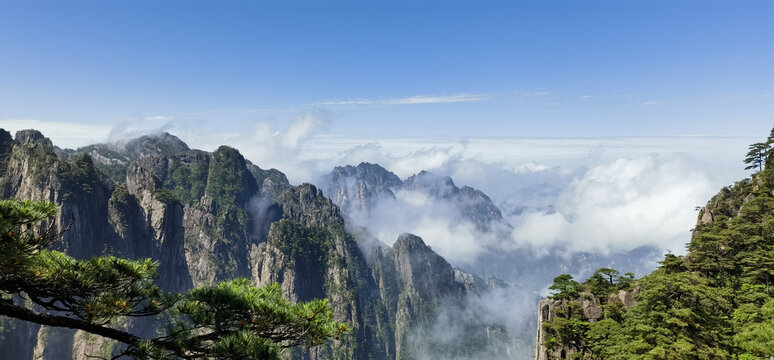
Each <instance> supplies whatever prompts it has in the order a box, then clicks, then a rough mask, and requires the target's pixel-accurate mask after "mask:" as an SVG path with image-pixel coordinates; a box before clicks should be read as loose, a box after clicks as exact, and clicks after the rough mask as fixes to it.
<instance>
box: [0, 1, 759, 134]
mask: <svg viewBox="0 0 774 360" xmlns="http://www.w3.org/2000/svg"><path fill="white" fill-rule="evenodd" d="M224 4H225V5H224ZM772 19H774V2H771V1H744V0H743V1H707V0H703V1H550V0H549V1H546V0H542V1H507V2H505V1H502V2H501V1H469V2H459V1H438V2H429V1H423V2H416V1H412V2H409V1H405V2H404V1H363V2H357V3H356V2H351V1H324V2H323V1H315V2H299V1H289V2H278V1H272V2H268V1H267V2H238V1H231V2H227V3H224V2H215V1H211V2H203V1H162V2H157V1H147V2H144V1H73V2H64V1H3V2H2V3H0V126H1V125H2V124H3V122H4V121H6V122H8V121H12V120H13V121H19V120H37V121H46V122H60V123H81V124H90V125H99V126H113V125H116V124H118V123H120V122H121V121H124V120H127V119H142V118H153V117H164V118H167V119H177V120H178V121H196V124H199V125H198V126H201V127H203V128H213V129H224V128H228V129H233V131H240V130H243V129H249V128H250V127H251V126H253V124H255V123H257V122H267V121H268V122H269V123H271V124H272V126H275V127H278V128H282V127H284V126H286V125H287V124H289V123H290V122H291V121H292V120H293V119H295V118H297V117H298V116H303V115H304V114H316V115H317V116H319V117H321V118H323V119H324V120H325V124H326V125H325V127H324V130H323V131H324V132H325V133H327V134H331V135H341V136H370V137H379V136H398V137H400V136H446V137H487V136H498V137H499V136H506V137H508V136H517V137H554V136H556V137H578V136H579V137H588V136H672V135H697V134H705V135H721V136H723V135H741V136H749V135H758V134H765V133H767V132H768V130H769V129H770V128H771V126H772V124H773V123H774V41H772V39H774V21H772Z"/></svg>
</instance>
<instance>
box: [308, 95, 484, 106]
mask: <svg viewBox="0 0 774 360" xmlns="http://www.w3.org/2000/svg"><path fill="white" fill-rule="evenodd" d="M486 100H489V95H487V94H466V93H460V94H451V95H416V96H411V97H405V98H391V99H352V100H332V101H322V102H318V103H315V104H312V105H332V106H346V105H416V104H442V103H465V102H479V101H486Z"/></svg>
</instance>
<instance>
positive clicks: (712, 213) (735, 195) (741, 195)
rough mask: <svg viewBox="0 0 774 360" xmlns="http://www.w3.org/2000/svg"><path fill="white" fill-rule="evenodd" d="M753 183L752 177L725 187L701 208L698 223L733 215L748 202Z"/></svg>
mask: <svg viewBox="0 0 774 360" xmlns="http://www.w3.org/2000/svg"><path fill="white" fill-rule="evenodd" d="M753 186H754V185H753V183H752V181H751V180H750V179H745V180H742V181H739V182H737V183H736V184H734V185H733V186H728V187H724V188H723V189H721V190H720V192H718V193H717V194H716V195H715V196H713V197H712V199H710V201H708V202H707V205H705V206H704V207H703V208H701V209H700V210H699V216H698V219H697V222H696V223H697V225H698V224H709V223H710V222H713V221H715V219H717V218H718V217H719V216H725V217H733V216H735V215H736V214H737V213H738V212H739V209H741V207H742V205H744V203H745V202H747V200H748V197H749V194H750V193H751V191H752V188H753Z"/></svg>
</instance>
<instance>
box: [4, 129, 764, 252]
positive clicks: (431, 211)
mask: <svg viewBox="0 0 774 360" xmlns="http://www.w3.org/2000/svg"><path fill="white" fill-rule="evenodd" d="M51 124H56V126H54V127H50V126H49V125H51ZM325 124H326V121H325V119H324V118H323V117H321V116H319V115H315V114H306V115H303V116H299V117H298V118H297V119H296V120H295V121H293V122H292V123H291V124H289V125H288V126H287V127H286V128H284V129H281V130H277V129H274V128H272V127H271V126H270V124H269V123H268V122H261V123H256V124H255V125H254V126H253V127H252V128H250V129H248V130H247V131H244V132H229V131H227V130H228V129H224V130H220V131H218V130H215V131H212V130H203V128H202V127H201V126H200V125H201V124H199V123H193V124H192V123H190V122H186V121H182V120H179V119H170V118H163V117H156V118H147V119H143V120H142V121H135V122H124V123H122V124H121V125H120V126H117V127H114V128H112V129H110V130H109V131H107V132H105V136H109V139H110V140H120V139H122V138H129V137H136V136H138V135H140V134H144V133H151V132H158V131H168V132H170V133H172V134H174V135H176V136H178V137H180V138H181V139H182V140H183V141H185V142H186V143H187V144H188V145H189V146H190V147H192V148H199V149H203V150H209V151H212V150H214V149H216V148H217V147H218V146H220V145H230V146H233V147H235V148H237V149H238V150H239V151H240V152H241V153H242V154H243V155H244V156H245V157H246V158H247V159H249V160H251V161H252V162H254V163H255V164H257V165H258V166H260V167H262V168H277V169H279V170H281V171H283V172H284V173H286V174H287V176H288V177H289V179H290V180H291V182H292V183H296V184H298V183H301V182H312V183H315V182H316V181H317V180H318V179H319V178H320V176H321V175H322V174H325V173H327V172H329V171H330V170H331V169H332V168H333V167H334V166H339V165H357V164H358V163H360V162H371V163H378V164H380V165H381V166H383V167H384V168H386V169H387V170H390V171H392V172H394V173H396V174H397V175H398V176H399V177H401V178H404V179H405V178H406V177H408V176H410V175H412V174H415V173H418V172H419V171H421V170H428V171H430V172H432V173H434V174H436V175H448V176H451V177H452V178H453V179H454V181H455V183H456V184H457V185H458V186H462V185H469V186H472V187H475V188H477V189H479V190H482V191H483V192H484V193H486V194H487V195H489V196H490V197H491V198H492V200H493V201H494V202H495V204H496V205H497V206H498V207H500V208H501V209H502V210H503V216H504V217H505V218H506V220H507V221H508V222H509V223H510V224H512V225H513V226H514V228H513V231H512V232H511V236H510V238H509V239H507V241H503V239H491V238H489V237H487V236H486V235H484V234H482V233H480V232H478V231H477V230H476V229H475V228H474V227H473V226H472V224H467V223H465V222H464V221H460V219H458V218H455V217H454V216H451V215H450V214H451V212H450V210H449V209H446V208H444V206H443V204H435V205H432V206H430V207H428V206H429V205H428V203H427V202H425V203H422V198H421V197H417V194H408V193H398V194H397V195H398V196H397V199H396V200H395V201H393V203H385V204H384V206H385V207H386V208H385V209H384V210H380V209H377V211H376V213H375V214H381V215H380V216H379V217H375V218H373V219H370V220H369V219H361V220H362V221H364V222H365V223H364V225H367V226H368V225H370V226H371V227H372V229H371V230H372V231H374V233H375V234H376V235H377V236H378V237H379V238H380V240H382V241H384V242H387V243H391V242H392V241H394V240H395V239H396V238H397V236H395V235H397V234H400V233H402V232H413V233H415V234H416V235H419V236H421V237H422V238H423V239H424V240H425V242H426V243H428V244H429V245H430V246H432V247H433V248H434V249H435V250H436V251H438V252H439V253H440V254H441V255H443V256H444V257H447V258H448V259H449V261H450V262H452V263H459V262H462V263H464V262H469V261H473V260H474V259H475V257H476V256H478V255H479V254H480V253H481V251H483V246H494V247H499V248H502V249H505V250H512V249H515V248H522V247H523V248H529V249H531V250H532V251H534V252H535V253H536V254H538V255H542V254H545V253H546V252H547V251H549V249H551V251H556V250H557V249H558V250H559V251H564V252H567V253H572V252H576V251H591V252H598V253H602V254H605V253H608V252H611V251H613V252H614V251H626V250H631V249H633V248H636V247H638V246H642V245H652V246H656V247H658V248H661V249H664V250H668V251H672V252H674V253H682V252H683V251H684V244H685V243H686V242H687V241H688V240H689V239H690V231H689V230H690V229H691V228H692V227H693V225H694V223H695V220H696V212H695V210H694V208H695V207H696V206H703V205H704V204H705V203H706V201H707V200H708V199H709V198H710V197H711V196H712V195H714V194H715V193H716V192H717V191H718V190H719V188H720V187H722V186H726V185H730V184H731V183H733V182H734V181H736V180H739V179H741V178H743V177H745V176H747V175H748V174H747V173H746V172H744V170H743V164H742V159H743V157H744V154H745V152H746V147H747V144H749V143H752V142H755V141H758V140H759V139H757V138H739V137H701V136H694V137H641V138H640V137H632V138H538V139H536V138H515V137H514V138H509V137H501V138H475V139H461V138H457V139H454V138H430V137H419V136H418V137H414V138H352V137H342V136H332V135H325V134H324V133H323V131H324V128H325ZM62 126H63V125H62V124H59V123H46V122H25V121H15V122H0V127H5V128H6V129H8V130H11V131H15V130H19V129H22V128H32V127H35V128H38V129H39V130H41V131H42V132H43V133H44V134H45V135H46V136H49V137H51V138H52V140H53V141H54V143H55V144H56V145H60V146H62V144H70V145H72V144H77V143H78V141H85V139H86V138H85V137H84V136H82V135H78V136H77V137H73V136H74V135H72V132H61V131H57V129H61V128H62ZM89 129H90V130H92V131H94V130H95V129H93V128H91V127H90V128H89ZM96 132H97V133H99V131H96ZM67 136H71V137H70V138H67ZM87 143H91V141H89V142H87ZM87 143H83V144H80V145H86V144H87ZM398 213H400V214H402V215H400V216H396V214H398Z"/></svg>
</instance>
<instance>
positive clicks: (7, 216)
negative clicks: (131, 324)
mask: <svg viewBox="0 0 774 360" xmlns="http://www.w3.org/2000/svg"><path fill="white" fill-rule="evenodd" d="M56 214H57V208H56V206H55V205H54V204H52V203H48V202H32V201H23V202H22V201H17V200H0V269H2V270H1V271H0V315H2V316H6V317H9V318H16V319H20V320H23V321H30V322H34V323H38V324H41V325H47V326H54V327H66V328H72V329H79V330H83V331H86V332H89V333H93V334H96V335H99V336H102V337H105V338H109V339H113V340H116V341H118V342H121V343H124V344H126V348H125V349H124V350H123V352H122V354H120V355H128V356H131V357H135V358H143V359H147V358H152V359H204V358H206V359H276V358H279V355H280V350H281V349H282V348H287V347H293V346H298V345H306V346H316V345H320V344H323V343H324V342H325V341H327V340H331V339H337V338H339V337H341V336H343V335H344V334H345V333H347V332H348V328H347V326H346V325H345V324H343V323H340V322H337V321H334V320H332V311H331V308H330V306H329V305H328V302H327V300H314V301H310V302H307V303H299V304H295V305H292V304H290V303H289V302H288V301H287V300H285V299H283V298H282V294H281V289H280V287H279V286H278V285H277V284H274V285H270V286H267V287H263V288H257V287H255V286H253V285H252V284H250V282H249V281H248V280H246V279H237V280H232V281H228V282H223V283H220V284H217V285H212V286H202V287H199V288H196V289H193V290H191V291H189V292H188V293H186V294H184V295H173V294H169V293H167V292H165V291H163V290H161V289H160V288H159V287H158V286H157V285H156V284H155V279H156V270H157V268H158V263H156V262H153V261H151V260H150V259H145V260H139V261H132V260H127V259H122V258H117V257H113V256H102V257H97V258H93V259H90V260H76V259H73V258H71V257H69V256H67V255H65V254H63V253H61V252H58V251H53V250H49V249H47V248H48V247H50V246H51V245H52V244H54V243H55V242H56V241H58V240H59V239H60V238H61V236H60V235H61V234H60V233H57V232H56V228H55V227H54V224H53V222H52V221H50V219H51V218H53V217H54V216H56ZM46 222H48V224H47V225H46ZM25 302H31V303H32V304H34V307H28V306H25V305H24V303H25ZM160 315H164V316H169V317H170V318H171V319H173V321H172V323H171V324H170V326H169V332H168V333H166V334H163V335H161V336H158V337H155V338H142V337H139V336H137V335H135V334H132V333H130V332H128V331H124V330H121V329H117V328H115V327H111V326H110V324H111V321H113V320H114V319H117V318H132V317H147V316H160Z"/></svg>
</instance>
